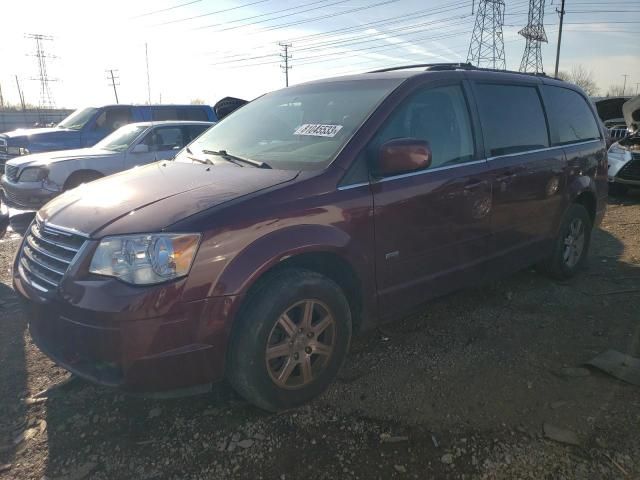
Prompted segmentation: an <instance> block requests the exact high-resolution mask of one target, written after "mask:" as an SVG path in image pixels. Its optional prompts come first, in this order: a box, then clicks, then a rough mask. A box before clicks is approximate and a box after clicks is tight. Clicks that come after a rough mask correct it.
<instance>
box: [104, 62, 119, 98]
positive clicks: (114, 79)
mask: <svg viewBox="0 0 640 480" xmlns="http://www.w3.org/2000/svg"><path fill="white" fill-rule="evenodd" d="M105 71H106V72H107V80H108V81H109V85H110V86H112V87H113V94H114V95H115V96H116V103H120V102H119V101H118V90H117V89H116V87H117V86H118V85H120V77H119V76H118V70H114V69H112V68H110V69H108V70H105Z"/></svg>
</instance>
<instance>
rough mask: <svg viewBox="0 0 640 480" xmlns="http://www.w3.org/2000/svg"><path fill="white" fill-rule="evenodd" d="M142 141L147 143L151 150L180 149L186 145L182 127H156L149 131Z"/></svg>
mask: <svg viewBox="0 0 640 480" xmlns="http://www.w3.org/2000/svg"><path fill="white" fill-rule="evenodd" d="M141 143H144V144H145V145H147V146H148V147H149V151H150V152H162V151H166V150H179V149H181V148H182V147H184V145H185V142H184V137H183V135H182V129H181V128H180V127H159V128H154V129H153V130H151V131H150V132H149V133H147V135H146V136H145V137H144V139H143V140H142V142H141Z"/></svg>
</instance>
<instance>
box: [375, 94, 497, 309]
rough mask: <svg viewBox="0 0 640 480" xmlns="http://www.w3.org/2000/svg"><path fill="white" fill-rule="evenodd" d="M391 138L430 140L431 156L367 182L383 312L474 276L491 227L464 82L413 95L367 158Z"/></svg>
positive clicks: (485, 182)
mask: <svg viewBox="0 0 640 480" xmlns="http://www.w3.org/2000/svg"><path fill="white" fill-rule="evenodd" d="M394 138H417V139H420V140H426V141H428V142H429V144H430V146H431V150H432V158H433V160H432V164H431V166H430V167H429V168H428V169H426V170H422V171H418V172H413V173H409V174H404V175H396V176H389V177H386V178H382V179H377V180H375V181H374V182H373V183H372V191H373V196H374V215H375V217H374V218H375V238H376V279H377V283H378V293H379V307H380V311H381V314H382V316H383V317H387V316H395V315H398V314H400V313H402V312H404V311H408V310H410V309H411V308H413V307H415V306H417V305H419V304H420V303H423V302H424V301H426V300H428V299H429V298H432V297H434V296H436V295H441V294H443V293H446V292H448V291H450V290H452V289H455V288H459V287H461V286H464V285H467V284H469V283H473V282H475V281H477V280H478V279H479V277H481V275H482V262H483V260H484V259H485V258H486V256H487V254H488V246H489V238H490V227H491V182H490V181H489V177H488V173H487V165H486V162H485V161H484V160H482V159H480V158H479V157H478V155H477V153H476V152H477V148H476V146H475V142H474V136H473V129H472V122H471V117H470V114H469V106H468V101H467V96H466V95H465V90H464V89H463V86H462V84H452V85H442V86H437V87H431V88H424V89H423V90H419V91H418V92H416V93H414V94H413V95H411V96H410V97H409V98H408V99H407V100H406V101H405V102H403V104H401V105H400V106H399V107H398V108H397V109H396V111H394V112H393V113H392V114H391V116H390V117H389V119H388V121H387V122H386V124H385V125H384V126H383V127H382V128H381V130H380V131H379V132H378V134H377V135H376V137H375V138H374V140H373V141H372V142H371V145H370V146H369V149H368V152H367V154H368V156H369V157H370V158H371V157H372V156H375V155H376V154H377V151H378V149H379V147H380V145H381V144H383V143H384V142H386V141H388V140H391V139H394Z"/></svg>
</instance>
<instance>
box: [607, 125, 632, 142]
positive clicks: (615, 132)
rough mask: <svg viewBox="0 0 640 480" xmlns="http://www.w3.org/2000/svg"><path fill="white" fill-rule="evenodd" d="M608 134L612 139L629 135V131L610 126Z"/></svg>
mask: <svg viewBox="0 0 640 480" xmlns="http://www.w3.org/2000/svg"><path fill="white" fill-rule="evenodd" d="M609 135H611V138H612V139H613V140H620V139H622V138H624V137H626V136H627V135H629V131H628V130H627V129H626V128H619V127H618V128H610V129H609Z"/></svg>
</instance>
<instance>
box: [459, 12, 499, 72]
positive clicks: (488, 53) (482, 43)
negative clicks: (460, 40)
mask: <svg viewBox="0 0 640 480" xmlns="http://www.w3.org/2000/svg"><path fill="white" fill-rule="evenodd" d="M503 25H504V0H480V3H479V4H478V11H477V12H476V22H475V25H474V27H473V33H472V34H471V42H470V43H469V53H467V62H469V63H472V64H474V65H476V66H478V67H489V68H494V69H497V70H505V69H506V62H505V59H504V40H503V38H502V26H503Z"/></svg>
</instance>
